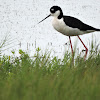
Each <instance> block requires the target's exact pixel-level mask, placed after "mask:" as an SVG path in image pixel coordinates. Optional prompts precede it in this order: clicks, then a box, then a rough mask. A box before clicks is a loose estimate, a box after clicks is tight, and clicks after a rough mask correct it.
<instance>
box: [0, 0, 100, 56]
mask: <svg viewBox="0 0 100 100" xmlns="http://www.w3.org/2000/svg"><path fill="white" fill-rule="evenodd" d="M53 5H58V6H60V7H61V8H62V10H63V12H64V14H65V15H70V16H74V17H77V18H79V19H80V20H82V21H83V22H85V23H86V24H89V25H91V26H93V27H96V28H100V0H86V1H84V0H1V1H0V40H1V41H2V40H3V38H4V37H5V36H6V35H7V36H8V38H7V43H6V45H7V46H5V47H3V48H2V50H3V51H2V53H5V54H8V55H9V54H11V50H15V51H16V55H19V54H18V52H17V51H18V50H19V49H23V50H25V51H27V52H28V53H29V54H30V55H33V54H34V52H35V49H36V48H37V47H40V48H41V49H42V51H43V52H44V51H45V50H46V49H47V50H48V51H52V55H57V56H59V57H61V56H62V55H63V54H64V52H66V50H69V51H70V46H69V40H68V37H67V36H64V35H62V34H60V33H58V32H57V31H55V30H54V29H53V27H52V23H51V22H52V17H51V18H48V19H46V20H45V21H44V22H42V23H40V24H37V23H38V22H39V21H40V20H42V19H43V18H45V17H46V16H47V15H48V14H49V9H50V7H51V6H53ZM80 37H81V38H82V40H83V41H84V43H85V44H86V46H87V47H89V45H90V41H91V40H92V37H94V40H96V44H97V45H98V44H100V39H99V37H100V33H99V32H94V33H92V34H86V35H82V36H80ZM77 39H78V38H77V37H72V43H73V46H74V45H77V50H79V51H81V50H83V49H84V47H83V46H82V44H81V43H80V41H78V40H77ZM65 43H67V44H68V45H65ZM78 48H79V49H78Z"/></svg>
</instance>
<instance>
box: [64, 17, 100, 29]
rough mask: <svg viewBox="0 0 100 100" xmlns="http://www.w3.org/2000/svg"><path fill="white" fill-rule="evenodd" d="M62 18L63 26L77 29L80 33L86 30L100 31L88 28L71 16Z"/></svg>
mask: <svg viewBox="0 0 100 100" xmlns="http://www.w3.org/2000/svg"><path fill="white" fill-rule="evenodd" d="M63 17H64V21H65V24H66V25H68V26H69V27H72V28H78V29H80V30H82V31H87V30H95V31H100V29H96V28H94V27H92V26H89V25H87V24H85V23H83V22H82V21H80V20H79V19H77V18H74V17H71V16H63Z"/></svg>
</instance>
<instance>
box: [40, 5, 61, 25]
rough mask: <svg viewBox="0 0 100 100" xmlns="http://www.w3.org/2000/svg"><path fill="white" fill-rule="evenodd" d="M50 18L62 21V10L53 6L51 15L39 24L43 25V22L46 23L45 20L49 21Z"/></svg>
mask: <svg viewBox="0 0 100 100" xmlns="http://www.w3.org/2000/svg"><path fill="white" fill-rule="evenodd" d="M50 16H53V17H57V18H58V19H61V18H62V17H63V12H62V9H61V8H60V7H59V6H52V7H51V8H50V14H49V15H48V16H47V17H45V18H44V19H43V20H41V21H40V22H39V23H41V22H42V21H44V20H45V19H47V18H48V17H50Z"/></svg>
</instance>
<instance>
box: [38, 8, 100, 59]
mask: <svg viewBox="0 0 100 100" xmlns="http://www.w3.org/2000/svg"><path fill="white" fill-rule="evenodd" d="M50 13H51V14H50V15H48V16H47V17H46V18H48V17H49V16H53V17H54V19H53V22H52V25H53V27H54V29H55V30H57V31H58V32H60V33H62V34H64V35H66V36H69V41H70V45H71V50H72V54H73V48H72V43H71V38H70V36H78V38H79V40H80V41H81V42H82V44H83V46H84V47H85V49H86V54H85V57H84V59H85V58H86V56H87V52H88V48H87V47H86V46H85V44H84V43H83V41H82V40H81V38H80V37H79V35H83V34H86V33H91V32H95V31H100V29H97V28H94V27H92V26H89V25H87V24H85V23H83V22H82V21H80V20H79V19H77V18H74V17H71V16H64V15H63V12H62V9H61V8H60V7H59V6H53V7H51V8H50ZM46 18H44V19H43V20H42V21H44V20H45V19H46ZM42 21H40V22H42ZM40 22H39V23H40Z"/></svg>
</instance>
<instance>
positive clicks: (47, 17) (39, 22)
mask: <svg viewBox="0 0 100 100" xmlns="http://www.w3.org/2000/svg"><path fill="white" fill-rule="evenodd" d="M50 16H51V14H50V15H48V16H47V17H46V18H44V19H43V20H41V21H40V22H39V23H41V22H42V21H44V20H45V19H47V18H48V17H50ZM39 23H38V24H39Z"/></svg>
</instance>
